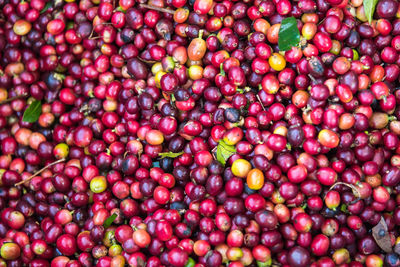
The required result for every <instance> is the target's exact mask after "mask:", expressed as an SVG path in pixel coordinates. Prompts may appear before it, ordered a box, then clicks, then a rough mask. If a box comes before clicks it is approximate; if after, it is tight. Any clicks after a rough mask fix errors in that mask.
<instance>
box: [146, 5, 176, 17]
mask: <svg viewBox="0 0 400 267" xmlns="http://www.w3.org/2000/svg"><path fill="white" fill-rule="evenodd" d="M140 7H143V8H147V9H151V10H156V11H160V12H165V13H169V14H172V15H173V14H175V11H173V10H170V9H167V8H162V7H156V6H152V5H147V4H140Z"/></svg>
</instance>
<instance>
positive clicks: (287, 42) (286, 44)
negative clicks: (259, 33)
mask: <svg viewBox="0 0 400 267" xmlns="http://www.w3.org/2000/svg"><path fill="white" fill-rule="evenodd" d="M299 42H300V31H299V29H298V28H297V20H296V19H295V18H294V17H289V18H285V19H283V20H282V23H281V27H280V29H279V35H278V46H279V50H281V51H288V50H290V49H291V48H292V47H293V46H296V45H298V44H299Z"/></svg>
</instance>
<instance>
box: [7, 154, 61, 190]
mask: <svg viewBox="0 0 400 267" xmlns="http://www.w3.org/2000/svg"><path fill="white" fill-rule="evenodd" d="M63 161H65V158H62V159H59V160H56V161H54V162H52V163H50V164H48V165H47V166H45V167H43V168H42V169H40V170H38V171H37V172H35V173H34V174H33V175H31V176H29V177H28V179H26V180H23V181H21V182H18V183H16V184H15V186H18V185H21V184H23V183H25V182H29V181H30V180H32V179H33V178H34V177H36V176H37V175H39V174H40V173H42V172H43V171H45V170H47V169H48V168H50V167H51V166H53V165H56V164H58V163H60V162H63Z"/></svg>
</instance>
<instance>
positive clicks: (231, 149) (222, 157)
mask: <svg viewBox="0 0 400 267" xmlns="http://www.w3.org/2000/svg"><path fill="white" fill-rule="evenodd" d="M235 153H236V148H235V146H230V145H228V144H227V143H225V142H224V140H220V141H219V142H218V146H217V155H216V156H217V160H218V161H219V162H220V163H221V164H222V165H224V166H225V164H226V161H227V160H228V159H229V158H230V157H231V156H232V155H233V154H235Z"/></svg>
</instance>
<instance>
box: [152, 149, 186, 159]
mask: <svg viewBox="0 0 400 267" xmlns="http://www.w3.org/2000/svg"><path fill="white" fill-rule="evenodd" d="M182 154H183V151H181V152H177V153H174V152H164V153H159V154H158V155H159V156H161V158H162V159H163V158H177V157H179V156H180V155H182Z"/></svg>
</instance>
